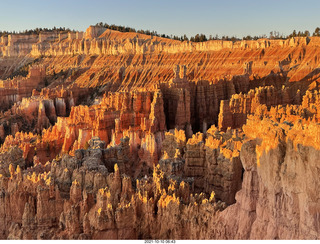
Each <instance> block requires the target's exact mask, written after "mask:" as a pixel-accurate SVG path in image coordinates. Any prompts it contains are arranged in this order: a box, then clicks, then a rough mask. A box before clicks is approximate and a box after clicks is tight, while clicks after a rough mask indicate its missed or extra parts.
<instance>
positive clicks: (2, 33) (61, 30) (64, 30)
mask: <svg viewBox="0 0 320 244" xmlns="http://www.w3.org/2000/svg"><path fill="white" fill-rule="evenodd" d="M40 32H59V33H68V32H76V31H75V30H72V31H71V30H70V29H69V28H65V27H58V28H57V27H53V28H35V29H30V30H24V31H18V32H16V31H1V30H0V36H6V35H10V34H23V35H31V34H37V35H39V33H40Z"/></svg>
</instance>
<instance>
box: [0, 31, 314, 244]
mask: <svg viewBox="0 0 320 244" xmlns="http://www.w3.org/2000/svg"><path fill="white" fill-rule="evenodd" d="M319 45H320V38H318V37H310V38H309V37H308V38H291V39H287V40H268V39H260V40H257V41H238V42H231V41H230V42H229V41H208V42H203V43H192V42H188V41H185V42H180V41H174V40H168V39H165V38H159V37H151V36H147V35H142V34H137V33H120V32H117V31H112V30H108V29H105V28H101V27H93V26H91V27H89V28H88V29H87V31H86V32H84V33H83V32H72V33H55V32H50V33H40V34H39V35H9V36H2V37H1V39H0V58H1V59H0V78H1V79H2V80H0V93H1V98H0V108H1V113H0V139H1V142H2V145H1V148H0V238H1V239H319V238H320V225H319V222H320V219H319V216H320V215H319V213H320V209H319V207H318V206H320V203H319V199H318V195H319V193H318V189H319V187H320V185H319V180H318V178H319V177H318V173H319V165H318V161H319V160H318V158H319V156H320V155H318V154H319V150H320V149H319V146H318V145H319V138H320V135H319V133H320V127H319V124H318V123H319V119H320V115H319V112H318V111H319V104H320V95H319V94H320V93H319V87H318V79H319V72H318V66H319V60H318V56H319V51H318V46H319ZM25 68H27V69H28V75H27V76H26V77H24V76H23V75H19V74H20V73H21V74H22V72H21V70H23V69H25Z"/></svg>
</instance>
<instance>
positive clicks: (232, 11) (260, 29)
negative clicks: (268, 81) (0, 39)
mask: <svg viewBox="0 0 320 244" xmlns="http://www.w3.org/2000/svg"><path fill="white" fill-rule="evenodd" d="M100 21H102V22H107V23H108V24H117V25H124V26H130V27H134V28H136V29H144V30H147V29H149V30H155V31H157V32H158V33H161V34H162V33H164V34H168V35H170V34H173V35H179V36H181V35H183V34H187V35H188V36H189V37H190V36H191V35H192V36H194V35H195V34H197V33H204V34H206V35H210V34H212V35H215V34H218V35H219V36H222V35H229V36H231V35H236V36H238V37H242V36H245V35H248V34H250V35H252V36H254V35H261V34H267V35H269V32H270V31H272V30H276V31H279V32H280V34H281V33H283V34H289V33H291V32H292V31H293V30H294V29H296V30H301V31H304V30H306V29H307V30H309V31H310V32H311V33H312V32H313V31H314V29H315V28H316V27H317V26H320V1H319V0H300V1H296V0H291V1H290V0H263V1H261V0H242V1H240V0H239V1H236V0H220V1H217V0H211V1H209V0H192V1H189V0H184V1H183V0H176V1H175V0H158V1H153V0H140V1H139V0H136V1H135V0H117V1H109V0H105V1H102V0H30V1H26V0H14V1H9V0H1V1H0V30H2V31H3V30H6V31H13V30H15V31H19V30H21V31H22V30H25V29H33V28H36V27H42V28H43V27H47V28H52V27H54V26H56V27H60V26H61V27H66V28H70V29H76V30H85V29H86V28H87V27H88V26H89V25H93V24H96V23H97V22H100Z"/></svg>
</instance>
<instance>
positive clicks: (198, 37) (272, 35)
mask: <svg viewBox="0 0 320 244" xmlns="http://www.w3.org/2000/svg"><path fill="white" fill-rule="evenodd" d="M96 26H101V27H105V28H108V29H111V30H116V31H120V32H135V33H140V34H146V35H151V36H158V37H163V38H169V39H173V40H178V41H188V40H190V41H192V42H205V41H209V40H227V41H240V40H258V39H261V38H268V36H267V35H260V36H250V35H247V36H244V37H242V39H241V38H238V37H236V36H225V35H224V36H221V37H219V36H218V35H215V36H213V35H210V36H209V37H207V36H206V35H205V34H196V35H195V36H192V37H190V39H189V38H188V37H187V35H185V34H184V35H183V36H175V35H174V36H173V35H170V36H169V35H166V34H159V33H157V32H156V31H150V30H136V29H135V28H132V27H125V26H121V25H115V24H112V25H109V24H107V23H102V22H100V23H97V24H96ZM308 36H311V34H310V32H309V31H308V30H306V31H298V32H297V31H296V30H294V31H293V32H292V33H291V34H290V35H287V36H286V35H284V34H280V33H279V32H278V31H271V32H270V33H269V39H288V38H291V37H308ZM312 36H320V28H319V27H317V28H316V29H315V30H314V32H313V34H312Z"/></svg>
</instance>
